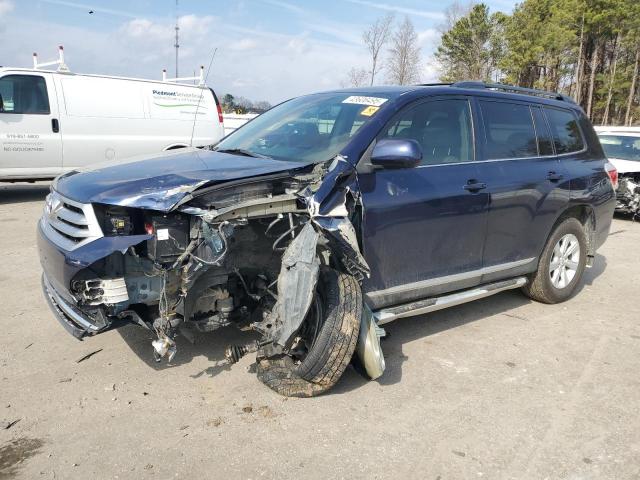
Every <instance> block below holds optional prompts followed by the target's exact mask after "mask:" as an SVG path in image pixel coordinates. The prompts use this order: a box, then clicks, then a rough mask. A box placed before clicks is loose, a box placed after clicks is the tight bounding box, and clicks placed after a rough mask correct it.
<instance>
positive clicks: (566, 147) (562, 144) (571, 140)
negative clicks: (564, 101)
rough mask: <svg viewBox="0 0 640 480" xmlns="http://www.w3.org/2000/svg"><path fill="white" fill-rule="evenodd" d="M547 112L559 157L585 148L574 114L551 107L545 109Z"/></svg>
mask: <svg viewBox="0 0 640 480" xmlns="http://www.w3.org/2000/svg"><path fill="white" fill-rule="evenodd" d="M545 112H546V113H547V118H548V119H549V124H550V125H551V132H552V134H553V143H554V145H555V146H556V153H557V154H558V155H559V154H561V153H571V152H578V151H580V150H582V149H583V148H584V141H583V140H582V135H581V134H580V128H579V127H578V121H577V119H576V117H575V115H574V114H573V113H572V112H570V111H569V110H560V109H558V108H549V107H545Z"/></svg>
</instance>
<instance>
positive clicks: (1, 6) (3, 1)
mask: <svg viewBox="0 0 640 480" xmlns="http://www.w3.org/2000/svg"><path fill="white" fill-rule="evenodd" d="M12 10H13V2H12V1H11V0H0V17H3V16H4V15H6V14H8V13H11V11H12Z"/></svg>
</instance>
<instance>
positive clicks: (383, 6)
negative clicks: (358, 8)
mask: <svg viewBox="0 0 640 480" xmlns="http://www.w3.org/2000/svg"><path fill="white" fill-rule="evenodd" d="M346 1H347V2H350V3H355V4H356V5H362V6H363V7H370V8H377V9H378V10H386V11H388V12H397V13H402V14H405V15H415V16H418V17H423V18H428V19H430V20H442V19H444V14H443V13H442V12H434V11H432V10H418V9H416V8H407V7H401V6H398V5H393V4H389V3H378V2H370V1H368V0H346Z"/></svg>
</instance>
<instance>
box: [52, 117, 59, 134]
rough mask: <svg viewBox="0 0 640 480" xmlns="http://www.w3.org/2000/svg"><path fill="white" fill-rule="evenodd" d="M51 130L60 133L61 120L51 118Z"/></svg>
mask: <svg viewBox="0 0 640 480" xmlns="http://www.w3.org/2000/svg"><path fill="white" fill-rule="evenodd" d="M51 130H52V131H53V133H58V132H59V131H60V122H58V119H57V118H52V119H51Z"/></svg>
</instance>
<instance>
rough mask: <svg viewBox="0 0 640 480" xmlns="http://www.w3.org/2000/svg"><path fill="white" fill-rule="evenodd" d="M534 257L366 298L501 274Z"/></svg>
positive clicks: (429, 280)
mask: <svg viewBox="0 0 640 480" xmlns="http://www.w3.org/2000/svg"><path fill="white" fill-rule="evenodd" d="M535 259H536V257H531V258H525V259H524V260H517V261H515V262H509V263H501V264H499V265H492V266H490V267H483V268H479V269H478V270H471V271H469V272H462V273H455V274H453V275H446V276H444V277H436V278H429V279H427V280H420V281H419V282H413V283H405V284H403V285H397V286H395V287H389V288H386V289H384V290H376V291H373V292H367V294H366V296H368V297H372V298H375V297H381V296H383V295H394V294H399V293H404V292H407V291H411V290H419V289H422V288H430V287H437V286H440V285H445V284H447V283H455V282H460V281H463V280H470V279H472V278H477V277H481V276H482V275H488V274H491V273H497V272H501V271H503V270H510V269H512V268H517V267H522V266H524V265H527V264H528V263H531V262H533V261H534V260H535Z"/></svg>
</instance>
